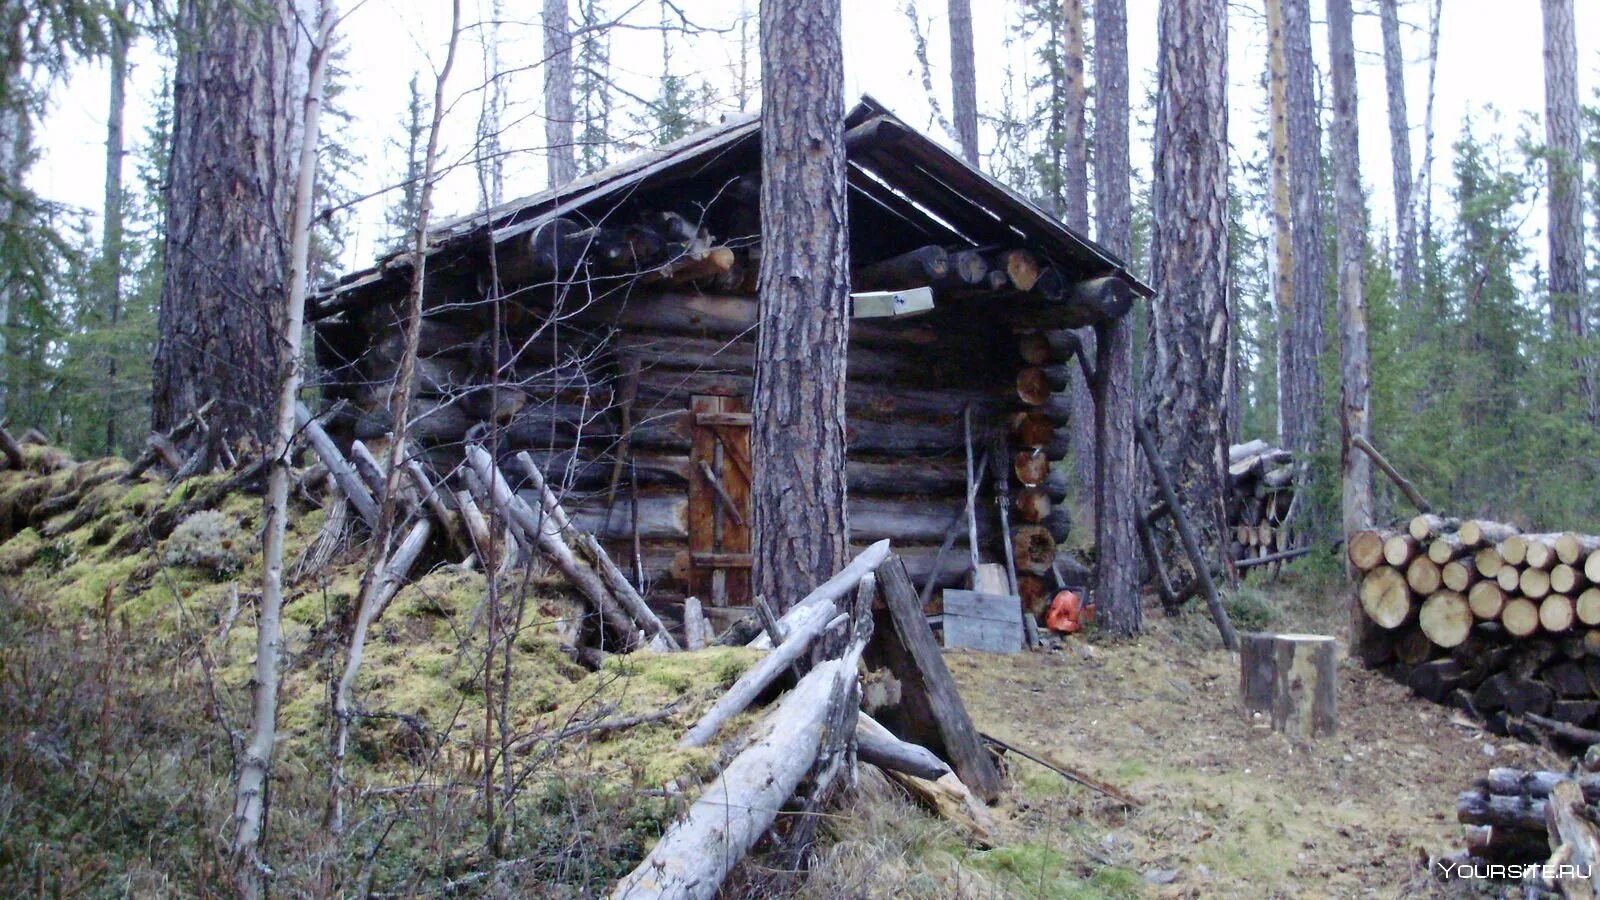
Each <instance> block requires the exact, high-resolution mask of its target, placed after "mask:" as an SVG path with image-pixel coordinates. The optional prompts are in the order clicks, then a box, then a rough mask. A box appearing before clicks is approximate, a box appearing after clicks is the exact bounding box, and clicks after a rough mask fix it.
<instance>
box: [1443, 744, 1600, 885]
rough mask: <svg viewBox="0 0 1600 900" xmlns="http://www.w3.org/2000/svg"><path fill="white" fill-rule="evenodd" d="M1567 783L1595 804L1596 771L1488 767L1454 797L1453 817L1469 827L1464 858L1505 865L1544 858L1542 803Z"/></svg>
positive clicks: (1598, 793) (1599, 788) (1598, 794)
mask: <svg viewBox="0 0 1600 900" xmlns="http://www.w3.org/2000/svg"><path fill="white" fill-rule="evenodd" d="M1569 782H1570V783H1571V784H1572V785H1573V786H1575V787H1576V792H1575V793H1576V795H1577V796H1581V797H1582V798H1583V800H1584V801H1586V802H1587V803H1591V804H1593V803H1596V802H1600V775H1596V774H1593V773H1582V774H1578V775H1569V774H1566V773H1564V772H1539V771H1525V770H1522V769H1509V768H1500V769H1490V770H1489V774H1488V776H1487V777H1485V778H1480V779H1478V781H1477V782H1476V783H1475V784H1474V785H1473V789H1472V790H1469V791H1462V792H1461V793H1460V794H1459V795H1457V797H1456V821H1458V822H1460V823H1461V824H1463V825H1466V826H1469V827H1468V831H1467V856H1468V857H1470V858H1473V859H1479V860H1483V861H1486V862H1493V863H1503V864H1508V865H1510V864H1532V863H1543V862H1545V861H1546V860H1547V859H1549V857H1550V852H1551V851H1550V846H1551V843H1550V824H1549V822H1550V820H1549V815H1548V813H1549V811H1548V809H1547V806H1548V804H1549V802H1550V797H1551V795H1552V794H1553V793H1557V792H1558V786H1559V785H1564V784H1568V783H1569ZM1560 790H1561V791H1562V792H1571V791H1573V787H1566V788H1561V789H1560Z"/></svg>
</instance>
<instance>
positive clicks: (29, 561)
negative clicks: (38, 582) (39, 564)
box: [0, 528, 45, 575]
mask: <svg viewBox="0 0 1600 900" xmlns="http://www.w3.org/2000/svg"><path fill="white" fill-rule="evenodd" d="M44 546H45V543H44V541H43V540H42V539H41V538H40V537H39V532H37V531H34V530H33V529H32V528H24V529H23V530H22V531H19V532H17V533H16V534H15V535H13V536H12V538H11V540H9V541H6V542H5V543H4V544H0V575H15V574H17V573H18V572H21V571H22V570H23V569H26V568H27V567H29V566H31V565H33V562H34V560H35V559H37V558H38V557H39V551H41V550H43V549H44Z"/></svg>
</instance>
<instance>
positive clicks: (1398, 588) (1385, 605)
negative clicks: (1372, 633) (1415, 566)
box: [1359, 566, 1411, 629]
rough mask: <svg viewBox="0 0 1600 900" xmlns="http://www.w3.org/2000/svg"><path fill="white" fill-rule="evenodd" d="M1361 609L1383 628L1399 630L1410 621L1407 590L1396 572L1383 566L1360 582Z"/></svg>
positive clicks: (1404, 581)
mask: <svg viewBox="0 0 1600 900" xmlns="http://www.w3.org/2000/svg"><path fill="white" fill-rule="evenodd" d="M1359 597H1360V599H1361V608H1362V609H1363V610H1365V611H1366V614H1367V617H1368V618H1370V619H1372V621H1374V622H1376V623H1378V624H1379V625H1381V626H1383V627H1384V628H1390V629H1393V628H1399V627H1400V626H1401V625H1404V624H1405V623H1406V622H1407V621H1409V620H1410V618H1411V589H1410V588H1409V587H1407V586H1406V579H1405V576H1404V575H1401V574H1400V571H1399V570H1398V569H1394V568H1390V567H1388V566H1383V567H1380V568H1377V569H1373V570H1372V571H1371V572H1368V573H1367V574H1366V577H1364V578H1362V579H1361V587H1360V589H1359Z"/></svg>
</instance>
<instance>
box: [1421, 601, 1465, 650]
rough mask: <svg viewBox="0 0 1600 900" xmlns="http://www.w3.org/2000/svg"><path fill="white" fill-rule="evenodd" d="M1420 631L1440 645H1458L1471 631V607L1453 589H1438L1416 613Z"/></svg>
mask: <svg viewBox="0 0 1600 900" xmlns="http://www.w3.org/2000/svg"><path fill="white" fill-rule="evenodd" d="M1417 622H1418V624H1419V625H1420V626H1421V627H1422V633H1423V634H1426V635H1427V636H1428V640H1430V641H1433V642H1434V643H1435V644H1437V645H1438V646H1440V647H1444V648H1445V649H1449V648H1451V647H1458V646H1460V645H1461V644H1462V642H1464V641H1466V639H1467V635H1469V634H1471V633H1472V622H1473V619H1472V608H1471V607H1470V606H1469V605H1468V603H1467V598H1465V597H1463V596H1461V595H1460V594H1458V593H1456V592H1455V591H1440V592H1438V593H1436V594H1434V595H1433V596H1431V597H1429V598H1428V599H1427V600H1426V601H1424V602H1423V604H1422V610H1421V611H1420V612H1419V613H1418V614H1417Z"/></svg>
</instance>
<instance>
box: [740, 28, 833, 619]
mask: <svg viewBox="0 0 1600 900" xmlns="http://www.w3.org/2000/svg"><path fill="white" fill-rule="evenodd" d="M840 20H841V14H840V5H839V0H766V2H764V3H763V4H762V9H761V67H762V100H761V173H762V178H761V234H762V247H763V255H762V260H761V274H760V283H759V294H760V331H759V335H758V339H757V359H758V362H757V366H756V383H755V392H754V397H753V403H752V406H753V408H754V409H756V410H759V412H758V413H757V414H756V416H755V422H754V426H753V428H752V435H751V438H752V456H753V457H754V463H755V472H754V475H755V477H754V479H753V481H754V483H753V485H752V492H751V493H752V503H753V507H754V510H753V512H754V516H753V518H754V520H755V523H754V531H755V560H754V571H753V573H752V576H753V580H754V583H755V592H756V594H758V595H760V596H764V597H765V598H766V599H767V602H768V603H770V604H772V606H773V608H775V609H778V610H783V609H787V608H788V607H789V605H790V604H792V603H794V602H795V601H797V600H799V599H800V598H801V597H803V596H805V594H806V593H807V592H808V591H810V590H811V588H813V587H815V586H816V585H818V584H821V583H822V582H823V581H824V580H826V579H827V578H828V577H829V576H830V575H832V574H833V573H834V572H835V571H837V570H838V569H839V568H840V567H841V566H843V565H844V560H845V553H846V552H847V550H848V546H849V544H848V536H849V522H848V521H847V518H846V513H845V466H844V449H845V430H844V399H845V396H844V394H845V392H844V387H845V341H846V338H847V336H848V333H849V326H850V321H849V313H848V302H849V301H848V295H849V290H850V277H849V243H848V232H847V229H846V218H845V154H844V55H843V47H842V37H841V34H840Z"/></svg>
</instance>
